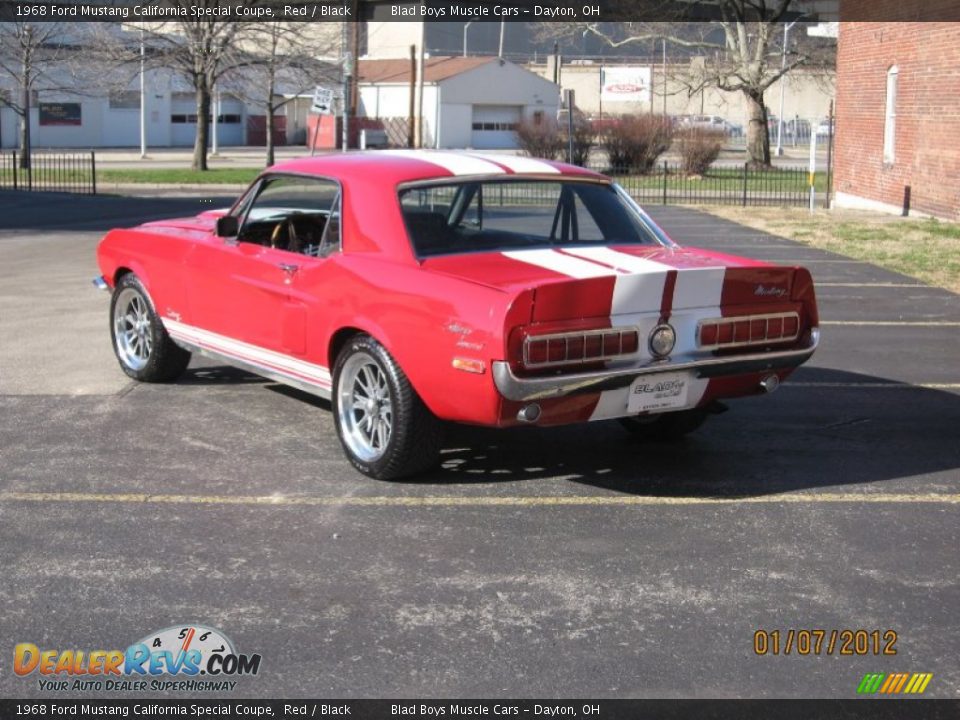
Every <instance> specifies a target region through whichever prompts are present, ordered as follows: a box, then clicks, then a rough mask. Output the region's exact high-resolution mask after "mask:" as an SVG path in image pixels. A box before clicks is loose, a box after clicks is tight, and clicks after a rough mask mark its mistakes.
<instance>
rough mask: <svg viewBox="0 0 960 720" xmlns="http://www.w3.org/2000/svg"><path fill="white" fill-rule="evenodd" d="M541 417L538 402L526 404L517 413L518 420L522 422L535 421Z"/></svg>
mask: <svg viewBox="0 0 960 720" xmlns="http://www.w3.org/2000/svg"><path fill="white" fill-rule="evenodd" d="M539 419H540V406H539V405H538V404H537V403H530V404H529V405H524V406H523V407H522V408H521V409H520V412H518V413H517V420H519V421H520V422H522V423H535V422H536V421H537V420H539Z"/></svg>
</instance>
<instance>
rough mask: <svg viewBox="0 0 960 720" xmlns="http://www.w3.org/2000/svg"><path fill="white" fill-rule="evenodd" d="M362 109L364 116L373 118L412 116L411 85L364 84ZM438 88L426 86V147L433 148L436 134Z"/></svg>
mask: <svg viewBox="0 0 960 720" xmlns="http://www.w3.org/2000/svg"><path fill="white" fill-rule="evenodd" d="M359 91H360V107H359V108H358V112H359V114H360V116H361V117H371V118H395V117H400V118H406V117H409V115H410V86H409V85H408V84H406V83H403V84H390V85H361V86H360V87H359ZM437 97H438V94H437V86H436V85H424V86H423V144H424V147H434V143H435V140H436V137H437V135H436V133H437V123H438V120H439V116H438V114H437V107H438V102H437Z"/></svg>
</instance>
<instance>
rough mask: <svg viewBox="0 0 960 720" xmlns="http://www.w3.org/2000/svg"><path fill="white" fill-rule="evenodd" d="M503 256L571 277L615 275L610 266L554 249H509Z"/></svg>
mask: <svg viewBox="0 0 960 720" xmlns="http://www.w3.org/2000/svg"><path fill="white" fill-rule="evenodd" d="M503 255H504V256H506V257H508V258H511V259H513V260H519V261H520V262H525V263H527V264H528V265H536V266H537V267H542V268H545V269H547V270H553V271H554V272H558V273H560V274H562V275H567V276H569V277H572V278H592V277H605V276H610V275H616V271H615V270H613V269H612V268H605V267H603V266H602V265H597V264H596V263H592V262H589V261H588V260H581V259H579V258H575V257H570V256H569V255H564V254H563V253H559V252H557V251H556V250H550V249H542V250H509V251H507V252H504V253H503Z"/></svg>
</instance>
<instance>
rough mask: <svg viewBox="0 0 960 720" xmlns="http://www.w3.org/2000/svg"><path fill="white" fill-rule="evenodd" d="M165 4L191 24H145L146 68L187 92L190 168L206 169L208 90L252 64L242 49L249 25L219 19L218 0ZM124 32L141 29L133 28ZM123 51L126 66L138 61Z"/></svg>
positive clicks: (248, 0) (244, 3)
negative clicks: (175, 78) (170, 77)
mask: <svg viewBox="0 0 960 720" xmlns="http://www.w3.org/2000/svg"><path fill="white" fill-rule="evenodd" d="M260 1H261V0H237V2H233V3H231V7H232V8H234V9H236V8H241V9H242V8H249V7H253V6H255V5H258V4H260ZM168 4H169V5H172V6H176V7H181V8H183V15H184V17H189V18H191V19H189V20H176V21H168V22H162V23H145V24H144V27H143V28H142V29H143V31H144V33H145V35H146V43H147V45H148V53H147V58H148V59H147V63H148V65H149V66H150V67H162V68H167V69H169V70H171V71H173V72H174V73H176V74H177V75H179V76H181V77H183V78H185V79H186V80H187V81H188V82H189V83H190V85H191V87H192V88H193V90H194V94H195V96H196V105H197V134H196V138H195V139H194V143H193V162H192V165H191V167H192V168H193V169H194V170H207V169H208V165H207V154H208V145H209V138H210V110H211V106H212V102H211V97H212V95H213V89H214V87H215V86H216V85H217V83H218V82H219V81H220V80H221V78H224V77H225V76H227V75H229V74H231V73H234V72H236V71H237V70H238V69H239V68H242V67H249V66H251V65H252V64H253V60H252V58H251V55H250V53H249V52H248V51H247V50H246V49H245V47H244V38H245V37H246V36H247V35H248V34H249V32H250V29H251V28H252V27H253V26H254V25H255V23H253V22H248V21H244V20H238V19H236V18H237V14H239V13H237V14H232V15H229V14H228V15H224V14H220V13H219V11H220V10H221V9H222V8H223V7H224V3H223V2H222V0H172V1H171V2H169V3H168ZM198 16H199V19H196V18H197V17H198ZM130 27H131V28H134V29H141V28H140V26H139V25H137V26H130ZM123 50H124V52H126V53H127V54H128V55H129V57H128V58H127V60H128V61H130V62H133V61H134V60H139V55H137V56H136V58H135V57H134V56H133V54H132V53H133V48H131V47H129V46H127V47H125V48H124V49H123ZM136 52H139V49H137V50H136Z"/></svg>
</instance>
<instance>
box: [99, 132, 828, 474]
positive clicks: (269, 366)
mask: <svg viewBox="0 0 960 720" xmlns="http://www.w3.org/2000/svg"><path fill="white" fill-rule="evenodd" d="M98 260H99V265H100V269H101V272H102V273H103V274H102V277H100V278H97V280H96V281H95V282H96V283H97V284H98V285H99V286H100V287H102V288H104V289H109V290H112V301H111V306H110V331H111V334H112V339H113V347H114V350H115V351H116V355H117V358H118V359H119V360H120V366H121V367H122V368H123V370H124V372H126V373H127V374H128V375H129V376H130V377H133V378H135V379H137V380H142V381H146V382H162V381H169V380H174V379H175V378H177V377H178V376H179V375H180V374H181V373H182V372H183V371H184V369H185V368H186V367H187V363H188V361H189V360H190V355H191V353H194V352H197V353H202V354H204V355H208V356H212V357H214V358H216V359H218V360H220V361H222V362H225V363H229V364H230V365H234V366H237V367H240V368H243V369H246V370H249V371H251V372H254V373H257V374H259V375H263V376H265V377H268V378H271V379H274V380H277V381H279V382H282V383H287V384H289V385H293V386H295V387H297V388H300V389H302V390H306V391H307V392H310V393H314V394H316V395H320V396H321V397H324V398H329V399H330V400H331V403H332V406H333V417H334V421H335V424H336V429H337V433H338V435H339V437H340V440H341V442H342V444H343V448H344V451H345V452H346V454H347V456H348V457H349V459H350V461H351V462H352V463H353V465H355V466H356V467H357V468H358V469H359V470H360V471H362V472H364V473H366V474H368V475H370V476H372V477H376V478H383V479H388V478H399V477H403V476H406V475H411V474H414V473H417V472H420V471H423V470H424V469H426V468H428V467H430V466H431V465H432V464H434V463H435V462H436V461H437V458H438V457H439V449H440V436H441V426H442V422H441V421H442V420H448V421H456V422H462V423H473V424H477V425H489V426H497V427H507V426H513V425H523V424H538V425H544V426H546V425H562V424H566V423H576V422H583V421H587V420H601V419H607V418H619V419H621V421H622V422H623V423H624V425H626V426H627V427H628V428H632V429H634V430H636V431H638V432H648V433H650V432H652V433H656V434H659V435H665V434H680V433H683V432H686V431H689V430H691V429H693V428H695V427H697V426H698V425H699V424H700V423H701V422H702V420H703V418H704V417H705V415H706V414H707V413H708V412H710V411H711V409H713V408H716V407H717V404H718V401H719V400H721V399H723V398H733V397H738V396H744V395H752V394H756V393H763V392H769V391H771V390H773V389H774V388H776V386H777V384H778V383H779V382H780V381H781V380H782V379H783V378H784V377H785V376H786V375H788V374H789V373H790V372H791V371H792V370H793V369H794V368H795V367H797V366H798V365H800V364H801V363H802V362H804V361H805V360H806V359H807V358H809V357H810V356H811V354H812V353H813V351H814V349H815V348H816V346H817V340H818V337H819V331H818V328H817V325H818V321H817V307H816V301H815V299H814V290H813V283H812V280H811V277H810V273H809V272H807V270H805V269H803V268H798V267H779V266H776V265H770V264H768V263H764V262H756V261H753V260H747V259H744V258H740V257H733V256H730V255H723V254H718V253H715V252H706V251H703V250H693V249H690V248H684V247H681V246H678V245H676V244H675V243H674V242H673V241H672V240H671V239H670V238H669V237H667V235H666V234H665V233H664V232H663V231H662V230H661V229H660V228H659V227H657V225H656V224H655V223H654V222H653V221H652V220H651V219H650V218H649V217H648V216H647V215H646V213H644V212H643V211H642V210H641V209H640V208H639V207H638V206H637V205H636V204H635V203H634V202H633V200H632V199H631V198H630V197H629V196H628V195H627V194H626V193H625V192H624V191H623V190H622V189H621V188H619V187H618V186H617V185H616V184H615V183H613V182H612V181H611V180H610V179H609V178H607V177H604V176H603V175H599V174H597V173H593V172H590V171H587V170H584V169H582V168H578V167H573V166H570V165H564V164H561V163H554V162H547V161H541V160H533V159H530V158H521V157H512V156H506V155H503V156H501V155H481V154H467V153H449V152H429V151H400V150H398V151H379V152H377V151H373V152H358V153H348V154H340V155H330V156H326V157H317V158H305V159H301V160H295V161H292V162H288V163H284V164H281V165H277V166H275V167H273V168H271V169H269V170H267V171H266V172H264V173H263V174H262V175H261V176H260V177H259V178H258V179H257V180H256V181H255V182H254V183H253V184H252V185H251V186H250V188H249V189H248V190H247V191H246V192H245V193H244V194H243V195H242V196H241V197H240V199H239V200H238V201H237V202H236V204H234V206H233V207H232V208H230V210H229V211H211V212H205V213H201V214H200V215H199V216H197V217H195V218H188V219H181V220H169V221H163V222H151V223H146V224H144V225H141V226H139V227H135V228H131V229H126V230H114V231H112V232H110V233H108V234H107V236H106V237H105V238H104V239H103V241H102V242H101V243H100V246H99V249H98Z"/></svg>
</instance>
